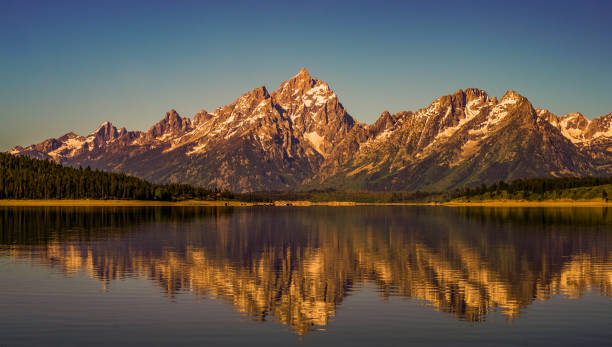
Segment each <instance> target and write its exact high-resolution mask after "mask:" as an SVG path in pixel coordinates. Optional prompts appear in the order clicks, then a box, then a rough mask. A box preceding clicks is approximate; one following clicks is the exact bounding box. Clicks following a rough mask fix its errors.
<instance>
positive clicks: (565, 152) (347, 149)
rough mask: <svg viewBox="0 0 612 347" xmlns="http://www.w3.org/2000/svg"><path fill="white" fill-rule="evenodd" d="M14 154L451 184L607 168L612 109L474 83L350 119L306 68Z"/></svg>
mask: <svg viewBox="0 0 612 347" xmlns="http://www.w3.org/2000/svg"><path fill="white" fill-rule="evenodd" d="M10 153H13V154H16V155H28V156H31V157H34V158H38V159H51V160H54V161H57V162H59V163H62V164H65V165H69V166H79V165H80V166H83V167H85V166H91V167H92V168H98V169H103V170H108V171H114V172H124V173H128V174H132V175H135V176H139V177H142V178H145V179H147V180H150V181H154V182H161V183H190V184H195V185H199V186H205V187H209V188H219V189H229V190H233V191H239V192H245V191H258V190H290V189H297V188H329V187H331V188H340V189H370V190H416V189H421V190H423V189H425V190H433V189H449V188H456V187H463V186H470V185H475V184H478V185H479V184H482V183H493V182H498V181H500V180H511V179H516V178H525V177H534V176H546V177H555V176H576V175H610V174H612V114H608V115H605V116H601V117H598V118H595V119H593V120H589V119H587V118H586V117H584V116H583V115H582V114H580V113H572V114H568V115H565V116H562V117H558V116H556V115H554V114H552V113H551V112H549V111H547V110H545V109H538V108H534V107H533V106H532V104H531V103H530V102H529V100H527V99H526V98H525V97H523V96H521V95H520V94H518V93H517V92H515V91H508V92H507V93H506V94H505V95H504V96H503V97H502V98H501V99H500V100H498V99H497V98H495V97H491V96H489V95H488V94H487V92H486V91H484V90H479V89H475V88H469V89H466V90H458V91H457V92H455V93H453V94H450V95H445V96H442V97H440V98H438V99H436V100H435V101H434V102H433V103H431V105H429V106H428V107H426V108H423V109H420V110H418V111H401V112H398V113H396V114H390V113H389V112H387V111H385V112H383V113H382V115H381V116H380V118H379V119H378V120H377V121H376V122H374V123H373V124H370V125H368V124H362V123H359V122H357V121H356V120H354V119H353V118H352V117H351V116H350V115H349V113H348V111H347V110H346V109H345V108H344V106H343V105H342V104H341V103H340V101H339V99H338V96H337V95H336V93H335V92H334V91H333V90H332V89H331V87H330V86H329V85H328V84H327V83H325V82H323V81H321V80H319V79H317V78H314V77H312V76H311V75H310V73H309V72H308V71H306V70H305V69H301V70H300V71H299V72H298V74H297V75H295V76H293V77H292V78H290V79H289V80H287V81H284V82H282V83H281V85H280V86H279V87H278V89H277V90H276V91H273V92H269V91H268V89H266V87H264V86H261V87H258V88H255V89H253V90H252V91H250V92H247V93H245V94H243V95H242V96H240V97H239V98H238V99H236V100H235V101H234V102H232V103H231V104H229V105H226V106H224V107H219V108H217V109H215V110H214V111H212V112H210V113H209V112H207V111H206V110H201V111H199V112H198V113H197V114H195V115H194V116H193V117H192V118H188V117H183V116H181V115H179V114H178V112H177V111H175V110H170V111H169V112H167V113H166V114H165V116H164V118H163V119H162V120H161V121H159V122H158V123H157V124H155V125H154V126H153V127H151V128H150V129H149V130H148V131H146V132H141V131H127V130H126V129H125V128H122V129H118V128H117V127H115V126H114V125H112V124H110V123H109V122H105V123H103V124H102V125H100V127H99V128H98V129H96V130H95V131H93V132H92V133H91V134H89V135H87V136H79V135H76V134H74V133H68V134H66V135H64V136H62V137H60V138H57V139H49V140H46V141H44V142H42V143H39V144H35V145H31V146H28V147H20V146H18V147H15V148H14V149H13V150H11V151H10Z"/></svg>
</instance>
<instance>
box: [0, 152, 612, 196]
mask: <svg viewBox="0 0 612 347" xmlns="http://www.w3.org/2000/svg"><path fill="white" fill-rule="evenodd" d="M609 196H612V177H559V178H528V179H518V180H514V181H512V182H509V183H506V182H503V181H500V182H498V183H495V184H492V185H489V186H487V185H484V184H482V185H480V186H478V187H468V188H461V189H455V190H451V191H442V192H423V191H415V192H405V191H400V192H368V191H338V190H333V189H328V190H310V191H270V192H252V193H232V192H229V191H220V190H211V189H207V188H202V187H194V186H191V185H188V184H155V183H151V182H148V181H145V180H143V179H140V178H137V177H133V176H129V175H126V174H118V173H109V172H104V171H100V170H92V169H91V168H89V167H87V168H72V167H65V166H62V165H60V164H57V163H54V162H52V161H50V160H38V159H32V158H29V157H25V156H14V155H10V154H6V153H0V199H96V200H161V201H181V200H239V201H244V202H274V201H279V200H281V201H312V202H328V201H351V202H363V203H400V202H446V201H450V200H454V199H459V200H495V199H509V200H555V199H570V200H579V199H604V200H609Z"/></svg>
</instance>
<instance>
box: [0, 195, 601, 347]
mask: <svg viewBox="0 0 612 347" xmlns="http://www.w3.org/2000/svg"><path fill="white" fill-rule="evenodd" d="M611 294H612V210H610V209H606V208H584V209H579V208H575V209H572V208H557V209H555V208H480V207H472V208H447V207H404V206H397V207H304V208H297V207H286V208H278V207H276V208H274V207H241V208H229V207H223V208H215V207H209V208H195V207H194V208H192V207H173V208H170V207H145V208H106V207H95V208H69V207H62V208H57V207H52V208H22V207H16V208H0V346H13V345H57V344H60V345H85V344H87V345H97V344H99V345H116V344H134V345H135V344H141V345H206V344H208V345H262V346H286V345H304V346H307V345H316V346H324V345H331V346H341V345H346V346H362V345H363V346H367V345H376V346H387V345H388V346H394V345H400V344H402V345H405V344H413V345H430V346H431V345H449V344H453V345H473V344H480V345H491V344H499V345H517V344H522V345H576V346H584V345H608V346H610V345H612V300H611Z"/></svg>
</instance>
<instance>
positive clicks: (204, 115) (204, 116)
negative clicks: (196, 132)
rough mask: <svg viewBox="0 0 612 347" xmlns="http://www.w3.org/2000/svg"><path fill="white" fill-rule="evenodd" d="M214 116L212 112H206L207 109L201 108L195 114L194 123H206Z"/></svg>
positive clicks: (196, 124) (195, 124)
mask: <svg viewBox="0 0 612 347" xmlns="http://www.w3.org/2000/svg"><path fill="white" fill-rule="evenodd" d="M212 118H213V115H212V114H210V113H208V112H206V110H200V111H198V113H196V114H195V115H194V116H193V125H194V126H198V125H199V124H202V123H205V122H207V121H208V120H210V119H212Z"/></svg>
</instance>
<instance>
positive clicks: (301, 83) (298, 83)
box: [274, 68, 336, 107]
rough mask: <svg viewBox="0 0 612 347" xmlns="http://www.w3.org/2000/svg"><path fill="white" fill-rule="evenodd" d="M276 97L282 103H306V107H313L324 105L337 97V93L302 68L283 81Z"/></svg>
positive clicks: (275, 94)
mask: <svg viewBox="0 0 612 347" xmlns="http://www.w3.org/2000/svg"><path fill="white" fill-rule="evenodd" d="M274 97H275V99H276V100H278V102H279V103H281V104H285V105H288V104H302V103H304V104H305V106H306V107H312V106H322V105H323V104H325V103H327V102H328V101H330V100H332V99H336V94H335V93H334V91H333V90H331V89H330V88H329V85H328V84H327V83H325V82H323V81H321V80H318V79H316V78H313V77H312V76H310V73H308V71H306V69H304V68H302V69H301V70H300V72H299V73H298V74H297V75H295V76H293V77H292V78H291V79H290V80H288V81H283V83H281V85H280V87H278V89H277V90H276V92H274Z"/></svg>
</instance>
